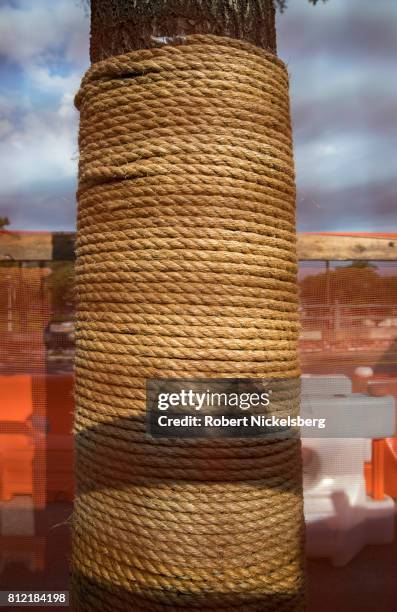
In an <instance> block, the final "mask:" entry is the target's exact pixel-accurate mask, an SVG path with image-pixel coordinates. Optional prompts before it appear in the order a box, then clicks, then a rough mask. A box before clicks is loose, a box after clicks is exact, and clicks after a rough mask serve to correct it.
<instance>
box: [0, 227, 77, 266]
mask: <svg viewBox="0 0 397 612" xmlns="http://www.w3.org/2000/svg"><path fill="white" fill-rule="evenodd" d="M74 241H75V233H74V232H7V231H3V232H0V261H70V260H73V259H74Z"/></svg>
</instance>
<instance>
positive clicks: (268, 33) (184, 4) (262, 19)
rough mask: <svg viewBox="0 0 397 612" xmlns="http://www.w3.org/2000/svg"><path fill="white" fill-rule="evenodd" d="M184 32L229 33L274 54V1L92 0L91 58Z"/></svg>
mask: <svg viewBox="0 0 397 612" xmlns="http://www.w3.org/2000/svg"><path fill="white" fill-rule="evenodd" d="M187 34H215V35H218V36H230V37H231V38H237V39H241V40H246V41H248V42H250V43H253V44H254V45H257V46H258V47H262V48H263V49H267V50H268V51H271V52H273V53H276V27H275V9H274V3H273V0H241V1H240V0H91V48H90V55H91V62H92V63H94V62H98V61H100V60H103V59H105V58H107V57H112V56H114V55H120V54H122V53H126V52H128V51H132V50H134V49H143V48H148V47H153V46H154V45H155V44H156V42H155V40H154V38H156V37H171V38H173V37H178V36H183V35H187Z"/></svg>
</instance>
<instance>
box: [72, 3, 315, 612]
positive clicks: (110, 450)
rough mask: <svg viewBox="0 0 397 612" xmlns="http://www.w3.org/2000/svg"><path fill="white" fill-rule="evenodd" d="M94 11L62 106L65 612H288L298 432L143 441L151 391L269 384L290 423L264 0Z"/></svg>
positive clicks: (288, 269)
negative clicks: (162, 385)
mask: <svg viewBox="0 0 397 612" xmlns="http://www.w3.org/2000/svg"><path fill="white" fill-rule="evenodd" d="M91 3H92V25H91V61H92V63H93V66H92V67H91V69H90V70H89V71H88V73H87V75H86V76H85V78H84V79H83V83H82V87H81V89H80V92H79V93H78V95H77V97H76V105H77V107H78V108H79V110H80V140H79V142H80V163H79V192H78V198H79V207H78V236H77V261H76V293H77V302H78V304H77V333H76V347H77V350H76V417H75V433H76V450H77V452H76V474H77V495H76V503H75V512H74V545H73V592H74V597H75V603H76V610H81V611H84V612H96V610H98V609H101V610H104V611H105V610H112V611H113V610H123V612H124V610H133V611H134V612H135V611H136V610H153V612H155V611H160V610H181V611H182V610H185V611H189V610H208V611H209V610H213V611H214V612H215V610H216V611H220V610H224V611H225V612H226V610H227V611H229V610H230V611H231V610H235V611H237V610H238V611H239V612H240V611H242V610H244V612H248V611H252V612H253V611H258V612H259V611H261V612H265V611H268V612H270V611H273V610H277V612H298V611H299V612H301V611H302V609H303V608H304V571H303V547H302V537H303V521H302V518H303V504H302V479H301V454H300V442H299V437H298V435H297V434H296V432H294V434H293V435H292V437H291V438H289V439H283V440H278V439H276V440H274V439H266V438H264V437H263V436H258V437H256V439H253V438H252V437H251V438H250V439H230V440H225V439H222V438H218V437H215V438H204V439H200V440H197V439H193V440H192V439H191V438H188V439H181V438H180V437H176V438H169V437H166V436H164V435H163V436H162V437H159V438H151V437H150V436H147V434H146V405H145V400H146V399H147V388H146V384H147V380H148V379H153V378H157V379H167V381H169V380H170V379H175V378H177V379H183V381H185V380H186V379H189V380H192V379H193V380H196V381H197V379H200V380H201V379H208V378H212V379H213V378H219V379H228V380H229V379H236V378H237V379H239V380H240V379H259V380H261V381H263V380H270V381H278V380H279V379H281V382H282V385H281V390H280V395H279V396H278V397H279V398H280V402H279V404H277V402H274V403H275V404H276V410H277V411H278V412H277V414H278V416H284V415H287V414H288V416H289V415H291V416H294V415H296V414H297V412H298V404H299V402H298V397H299V378H298V376H299V364H298V359H297V339H298V329H299V324H298V317H299V315H298V298H297V285H296V249H295V242H296V233H295V214H294V213H295V185H294V170H293V157H292V141H291V127H290V118H289V100H288V75H287V71H286V69H285V67H284V66H283V64H282V62H280V61H279V60H278V59H277V58H276V57H275V53H276V40H275V13H274V5H273V0H91ZM191 35H192V36H191ZM194 35H196V36H194ZM197 35H201V36H197ZM202 35H204V36H202ZM185 37H186V38H185ZM159 39H160V40H159ZM159 43H160V44H159ZM161 43H167V44H161ZM183 43H185V44H183ZM178 44H179V45H180V46H178V47H176V45H178ZM253 44H254V45H256V47H255V46H253ZM142 49H143V50H142ZM263 49H264V50H265V51H264V50H263ZM123 54H124V55H123ZM115 56H118V57H115ZM284 383H286V384H284ZM193 384H194V383H193ZM265 384H266V383H265ZM189 386H191V385H189ZM167 391H168V387H167ZM272 398H273V399H274V395H272Z"/></svg>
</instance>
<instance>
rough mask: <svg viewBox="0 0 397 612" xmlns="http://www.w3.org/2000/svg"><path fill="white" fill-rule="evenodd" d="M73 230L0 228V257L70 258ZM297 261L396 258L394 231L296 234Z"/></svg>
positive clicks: (25, 259)
mask: <svg viewBox="0 0 397 612" xmlns="http://www.w3.org/2000/svg"><path fill="white" fill-rule="evenodd" d="M74 242H75V233H74V232H8V231H2V232H0V261H71V260H73V259H74ZM298 259H299V260H300V261H307V260H319V261H324V260H325V261H327V260H328V261H337V260H340V261H349V260H363V259H365V260H366V259H368V260H372V261H397V234H396V235H392V234H391V235H390V236H386V237H385V236H384V235H382V236H375V235H372V236H360V235H351V236H340V235H337V234H334V235H331V234H326V235H323V234H298Z"/></svg>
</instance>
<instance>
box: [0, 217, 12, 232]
mask: <svg viewBox="0 0 397 612" xmlns="http://www.w3.org/2000/svg"><path fill="white" fill-rule="evenodd" d="M6 225H10V220H9V218H8V217H0V230H2V229H4V228H5V226H6Z"/></svg>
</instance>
